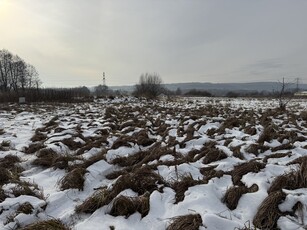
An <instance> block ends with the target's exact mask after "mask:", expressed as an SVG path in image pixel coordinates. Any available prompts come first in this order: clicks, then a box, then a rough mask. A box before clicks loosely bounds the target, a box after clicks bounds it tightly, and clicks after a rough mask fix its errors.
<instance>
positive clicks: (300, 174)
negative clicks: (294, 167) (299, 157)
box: [268, 160, 307, 193]
mask: <svg viewBox="0 0 307 230" xmlns="http://www.w3.org/2000/svg"><path fill="white" fill-rule="evenodd" d="M306 187H307V161H306V160H305V161H303V162H302V163H301V165H300V169H299V170H298V171H292V172H290V173H287V174H283V175H280V176H278V177H276V178H275V180H274V181H273V182H272V185H271V187H270V188H269V190H268V193H272V192H275V191H280V190H282V189H290V190H294V189H298V188H306Z"/></svg>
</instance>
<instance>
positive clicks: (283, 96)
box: [278, 78, 293, 110]
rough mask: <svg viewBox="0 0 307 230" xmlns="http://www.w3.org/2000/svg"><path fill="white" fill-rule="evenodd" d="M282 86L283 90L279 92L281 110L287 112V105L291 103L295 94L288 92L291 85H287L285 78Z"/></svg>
mask: <svg viewBox="0 0 307 230" xmlns="http://www.w3.org/2000/svg"><path fill="white" fill-rule="evenodd" d="M280 84H281V88H280V91H279V92H278V102H279V109H281V110H286V107H287V104H288V103H289V102H290V101H291V99H292V96H293V94H292V93H291V92H289V91H287V88H288V87H289V84H290V83H289V82H288V83H285V78H283V79H282V82H280Z"/></svg>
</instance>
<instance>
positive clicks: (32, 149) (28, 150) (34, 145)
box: [24, 142, 44, 154]
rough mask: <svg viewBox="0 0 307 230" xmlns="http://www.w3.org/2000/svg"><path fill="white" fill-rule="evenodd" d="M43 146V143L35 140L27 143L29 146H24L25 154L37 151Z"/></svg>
mask: <svg viewBox="0 0 307 230" xmlns="http://www.w3.org/2000/svg"><path fill="white" fill-rule="evenodd" d="M42 148H44V144H43V143H41V142H35V143H32V144H30V145H29V147H26V148H25V151H24V152H25V153H26V154H32V153H35V152H37V151H38V150H40V149H42Z"/></svg>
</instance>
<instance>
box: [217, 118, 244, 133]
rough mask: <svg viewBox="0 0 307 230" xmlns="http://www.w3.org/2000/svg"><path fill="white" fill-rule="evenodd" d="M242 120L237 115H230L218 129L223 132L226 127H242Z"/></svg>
mask: <svg viewBox="0 0 307 230" xmlns="http://www.w3.org/2000/svg"><path fill="white" fill-rule="evenodd" d="M241 123H242V121H240V119H238V118H237V117H234V116H232V117H228V118H226V120H225V121H224V122H223V123H222V125H221V127H220V128H219V129H218V132H219V133H223V132H225V129H226V128H228V129H232V128H234V127H240V126H241Z"/></svg>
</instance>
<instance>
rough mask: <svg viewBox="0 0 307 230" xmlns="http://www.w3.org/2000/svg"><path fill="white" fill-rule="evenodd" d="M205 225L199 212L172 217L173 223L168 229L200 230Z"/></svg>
mask: <svg viewBox="0 0 307 230" xmlns="http://www.w3.org/2000/svg"><path fill="white" fill-rule="evenodd" d="M202 225H203V220H202V218H201V215H199V214H189V215H186V216H177V217H174V218H172V223H171V224H170V225H169V226H168V227H167V228H166V230H178V229H184V230H198V229H199V227H200V226H202Z"/></svg>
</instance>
